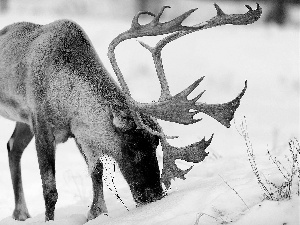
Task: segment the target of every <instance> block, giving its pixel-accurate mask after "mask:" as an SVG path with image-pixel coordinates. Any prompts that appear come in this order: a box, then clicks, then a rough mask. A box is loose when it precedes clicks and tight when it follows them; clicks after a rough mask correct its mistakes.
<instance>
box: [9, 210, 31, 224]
mask: <svg viewBox="0 0 300 225" xmlns="http://www.w3.org/2000/svg"><path fill="white" fill-rule="evenodd" d="M12 218H13V219H15V220H19V221H25V220H27V219H28V218H31V216H30V215H29V213H28V211H27V210H25V211H24V210H17V209H15V210H14V213H13V215H12Z"/></svg>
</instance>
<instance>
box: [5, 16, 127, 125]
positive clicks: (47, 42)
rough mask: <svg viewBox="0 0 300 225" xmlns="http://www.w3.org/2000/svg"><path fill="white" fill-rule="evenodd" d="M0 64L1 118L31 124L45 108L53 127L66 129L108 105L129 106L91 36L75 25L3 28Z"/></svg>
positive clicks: (68, 22) (17, 24)
mask: <svg viewBox="0 0 300 225" xmlns="http://www.w3.org/2000/svg"><path fill="white" fill-rule="evenodd" d="M0 59H1V62H0V115H2V116H4V117H6V118H8V119H12V120H15V121H21V122H26V123H29V122H30V121H29V120H30V115H31V114H32V112H35V111H36V107H37V106H40V105H46V106H47V108H48V109H49V111H50V112H49V114H51V119H52V120H53V121H56V123H65V121H67V120H68V119H69V118H70V117H74V115H73V114H74V113H75V114H86V113H89V115H90V113H91V112H90V111H91V110H92V111H97V110H100V111H101V107H102V105H103V104H104V105H105V104H107V103H108V102H109V103H110V104H111V105H113V106H116V107H121V108H122V107H124V105H125V104H124V102H125V101H124V97H123V95H122V93H121V91H120V89H119V88H118V86H117V85H116V84H115V82H114V81H113V80H112V78H111V77H110V76H109V75H108V73H107V71H106V69H105V68H104V66H103V65H102V63H101V61H100V59H99V58H98V56H97V54H96V52H95V50H94V48H93V46H92V44H91V42H90V41H89V39H88V37H87V35H86V34H85V33H84V31H83V30H82V29H81V28H80V27H79V26H78V25H77V24H76V23H74V22H72V21H68V20H59V21H55V22H53V23H50V24H48V25H43V26H42V25H37V24H33V23H26V22H23V23H16V24H12V25H10V26H7V27H5V28H3V29H2V30H1V31H0ZM99 103H100V104H99ZM91 105H93V107H94V108H93V109H91ZM95 105H98V106H99V107H98V109H95ZM125 107H126V106H125ZM96 108H97V107H96ZM99 108H100V109H99ZM80 110H81V111H80ZM82 110H84V111H82ZM71 114H72V115H71ZM94 114H95V113H94ZM91 117H92V115H91Z"/></svg>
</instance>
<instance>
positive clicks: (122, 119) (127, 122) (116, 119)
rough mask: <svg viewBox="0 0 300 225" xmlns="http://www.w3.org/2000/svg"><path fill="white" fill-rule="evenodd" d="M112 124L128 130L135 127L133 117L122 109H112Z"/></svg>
mask: <svg viewBox="0 0 300 225" xmlns="http://www.w3.org/2000/svg"><path fill="white" fill-rule="evenodd" d="M112 116H113V124H114V126H115V127H116V128H117V129H119V130H121V131H128V130H131V129H135V128H136V124H135V122H134V120H133V118H132V117H131V116H130V115H129V114H128V113H126V112H124V111H121V110H119V111H116V110H112Z"/></svg>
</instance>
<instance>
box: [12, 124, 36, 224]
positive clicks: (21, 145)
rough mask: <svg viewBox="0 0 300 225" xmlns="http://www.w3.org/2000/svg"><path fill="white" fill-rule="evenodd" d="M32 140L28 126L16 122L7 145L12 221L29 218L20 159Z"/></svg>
mask: <svg viewBox="0 0 300 225" xmlns="http://www.w3.org/2000/svg"><path fill="white" fill-rule="evenodd" d="M32 138H33V133H32V132H31V130H30V127H29V125H27V124H25V123H20V122H17V124H16V127H15V130H14V132H13V134H12V136H11V138H10V139H9V141H8V143H7V150H8V159H9V167H10V174H11V180H12V185H13V189H14V195H15V209H14V212H13V215H12V216H13V218H14V219H16V220H21V221H24V220H26V219H28V218H30V215H29V213H28V209H27V206H26V202H25V197H24V192H23V185H22V176H21V157H22V154H23V152H24V150H25V148H26V147H27V145H28V144H29V142H30V141H31V139H32Z"/></svg>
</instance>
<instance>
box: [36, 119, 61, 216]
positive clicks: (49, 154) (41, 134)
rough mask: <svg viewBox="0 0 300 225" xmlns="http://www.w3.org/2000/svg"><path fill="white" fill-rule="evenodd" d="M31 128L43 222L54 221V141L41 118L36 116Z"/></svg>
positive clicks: (47, 126)
mask: <svg viewBox="0 0 300 225" xmlns="http://www.w3.org/2000/svg"><path fill="white" fill-rule="evenodd" d="M41 114H42V113H41ZM33 126H34V134H35V142H36V151H37V156H38V162H39V167H40V174H41V179H42V184H43V195H44V200H45V208H46V212H45V220H46V221H48V220H54V210H55V204H56V201H57V198H58V194H57V190H56V182H55V139H54V136H53V132H52V128H51V126H50V124H49V123H48V122H47V120H46V119H45V118H43V116H41V115H38V116H37V118H36V119H35V120H34V124H33Z"/></svg>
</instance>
